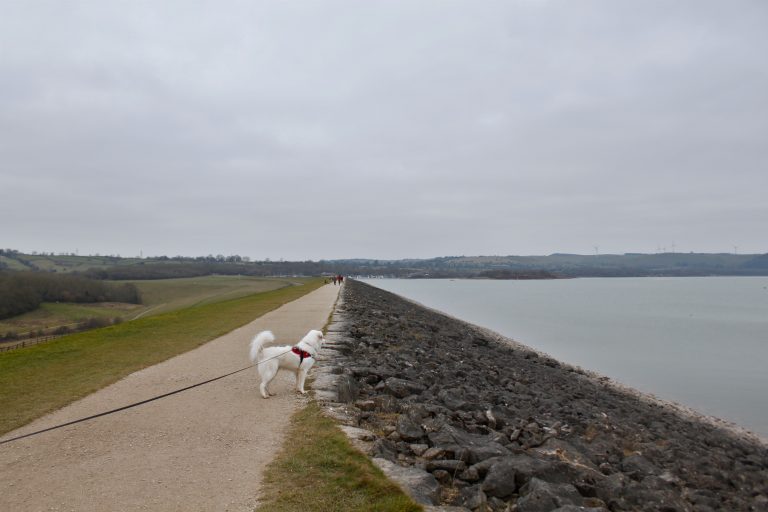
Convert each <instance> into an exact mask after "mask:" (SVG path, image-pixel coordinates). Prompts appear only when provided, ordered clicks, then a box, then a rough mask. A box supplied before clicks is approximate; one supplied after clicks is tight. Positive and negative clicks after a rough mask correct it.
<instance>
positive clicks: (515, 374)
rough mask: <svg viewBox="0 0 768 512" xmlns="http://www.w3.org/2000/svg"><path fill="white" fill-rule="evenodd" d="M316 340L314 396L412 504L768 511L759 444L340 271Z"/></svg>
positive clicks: (766, 468)
mask: <svg viewBox="0 0 768 512" xmlns="http://www.w3.org/2000/svg"><path fill="white" fill-rule="evenodd" d="M328 339H329V343H328V344H327V347H326V348H325V349H324V351H323V353H322V354H321V361H322V363H323V364H322V365H320V368H319V370H320V372H319V373H318V376H317V378H316V380H315V383H314V388H315V390H316V394H317V397H318V399H319V400H321V401H325V402H326V403H327V405H328V410H329V411H330V412H331V413H332V414H334V415H335V416H336V417H338V418H339V419H340V420H341V421H342V422H343V423H345V424H346V425H347V426H348V428H347V431H348V433H349V434H350V435H351V436H353V437H356V438H357V439H359V440H360V446H361V447H362V448H363V449H365V450H367V451H368V453H369V454H370V455H371V456H372V457H374V460H375V461H377V462H378V463H379V465H380V466H381V467H383V468H385V469H386V470H387V471H388V472H391V473H393V474H396V475H400V479H401V480H403V479H406V480H408V481H409V482H411V483H410V488H411V491H412V493H413V495H414V496H416V497H417V498H418V499H419V500H420V501H421V502H422V503H424V504H433V505H444V506H455V507H461V508H463V509H468V510H473V511H477V510H482V511H487V510H491V511H502V510H516V511H519V512H536V511H551V510H561V512H566V511H569V510H571V511H572V510H593V511H605V510H610V511H622V510H648V511H713V510H730V511H748V510H766V509H768V449H767V448H766V446H765V445H764V444H762V443H761V442H760V441H759V440H757V439H755V438H752V437H750V436H748V435H746V434H742V433H739V432H738V431H734V430H731V429H728V428H726V427H724V426H720V425H717V424H716V423H713V422H711V421H707V420H706V419H704V418H700V417H697V416H695V415H693V414H690V413H687V412H686V411H684V410H682V409H679V408H676V407H673V406H671V405H669V404H665V403H662V402H659V401H657V400H654V399H652V398H651V397H648V396H644V395H641V394H639V393H637V392H634V391H633V390H629V389H625V388H622V387H621V386H617V385H615V384H613V383H611V382H610V381H609V380H608V379H606V378H603V377H600V376H598V375H594V374H591V373H588V372H585V371H582V370H580V369H578V368H574V367H571V366H569V365H566V364H563V363H560V362H559V361H556V360H554V359H552V358H550V357H547V356H545V355H543V354H539V353H537V352H535V351H533V350H531V349H530V348H528V347H525V346H523V345H520V344H517V343H515V342H513V341H511V340H509V339H506V338H502V337H501V336H499V335H496V334H495V333H492V332H490V331H486V330H484V329H481V328H479V327H476V326H473V325H471V324H467V323H465V322H462V321H459V320H457V319H454V318H451V317H448V316H445V315H443V314H440V313H438V312H435V311H432V310H430V309H428V308H424V307H421V306H419V305H418V304H415V303H413V302H410V301H408V300H405V299H403V298H401V297H399V296H397V295H393V294H391V293H389V292H385V291H383V290H380V289H377V288H374V287H371V286H369V285H366V284H363V283H360V282H357V281H351V280H350V281H349V282H348V283H347V284H345V286H344V289H343V290H342V296H341V300H340V302H339V305H338V307H337V310H336V313H335V314H334V319H333V322H332V324H331V325H330V326H329V333H328ZM723 385H727V384H726V383H724V384H723ZM579 507H582V508H579ZM461 508H460V509H461Z"/></svg>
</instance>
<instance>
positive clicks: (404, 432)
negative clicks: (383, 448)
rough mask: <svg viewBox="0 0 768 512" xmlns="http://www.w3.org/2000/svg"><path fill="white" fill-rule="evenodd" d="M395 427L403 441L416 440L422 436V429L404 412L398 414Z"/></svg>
mask: <svg viewBox="0 0 768 512" xmlns="http://www.w3.org/2000/svg"><path fill="white" fill-rule="evenodd" d="M396 428H397V433H398V434H400V438H401V439H402V440H404V441H408V442H413V441H418V440H419V439H421V438H422V437H423V436H424V429H422V428H421V426H419V425H418V424H417V423H416V422H415V421H413V420H412V419H411V418H410V416H408V415H406V414H401V415H400V416H398V418H397V425H396Z"/></svg>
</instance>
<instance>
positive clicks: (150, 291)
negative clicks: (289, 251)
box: [0, 276, 301, 335]
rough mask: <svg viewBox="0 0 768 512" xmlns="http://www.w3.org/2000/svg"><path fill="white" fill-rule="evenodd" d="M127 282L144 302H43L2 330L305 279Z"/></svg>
mask: <svg viewBox="0 0 768 512" xmlns="http://www.w3.org/2000/svg"><path fill="white" fill-rule="evenodd" d="M126 282H130V283H133V284H135V285H136V286H137V287H138V288H139V290H140V292H141V295H142V300H143V302H144V303H143V304H141V305H137V304H121V303H113V302H106V303H95V304H75V303H43V304H42V305H41V307H40V308H39V309H37V310H35V311H30V312H29V313H25V314H23V315H19V316H15V317H13V318H6V319H4V320H0V333H6V332H9V331H13V332H16V333H17V334H22V335H23V333H26V332H29V331H37V330H39V329H43V330H45V331H46V332H50V331H51V330H53V329H55V328H56V327H59V326H62V325H66V326H71V325H73V324H76V323H77V322H80V321H82V320H87V319H89V318H94V317H95V318H109V319H112V318H115V317H118V318H120V319H122V320H132V319H134V318H138V317H145V316H150V315H157V314H160V313H167V312H170V311H174V310H177V309H182V308H186V307H191V306H195V305H203V304H211V303H214V302H219V301H223V300H229V299H235V298H238V297H244V296H246V295H251V294H253V293H260V292H265V291H269V290H276V289H278V288H282V287H285V286H291V285H292V284H293V283H297V282H301V279H294V278H291V279H286V278H267V277H247V276H242V277H240V276H204V277H191V278H183V279H157V280H150V281H126Z"/></svg>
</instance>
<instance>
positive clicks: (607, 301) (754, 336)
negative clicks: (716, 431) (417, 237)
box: [364, 277, 768, 438]
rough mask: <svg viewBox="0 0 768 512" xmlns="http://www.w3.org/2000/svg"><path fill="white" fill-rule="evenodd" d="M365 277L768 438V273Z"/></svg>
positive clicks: (456, 315)
mask: <svg viewBox="0 0 768 512" xmlns="http://www.w3.org/2000/svg"><path fill="white" fill-rule="evenodd" d="M364 281H365V282H367V283H369V284H372V285H374V286H377V287H379V288H382V289H385V290H388V291H391V292H393V293H396V294H398V295H402V296H404V297H407V298H410V299H412V300H415V301H417V302H420V303H422V304H424V305H426V306H428V307H431V308H434V309H437V310H440V311H443V312H445V313H448V314H450V315H452V316H455V317H457V318H460V319H462V320H465V321H468V322H472V323H474V324H477V325H481V326H483V327H487V328H490V329H492V330H494V331H496V332H498V333H500V334H503V335H504V336H507V337H509V338H513V339H514V340H516V341H518V342H520V343H523V344H525V345H528V346H529V347H532V348H535V349H536V350H539V351H542V352H545V353H547V354H549V355H551V356H553V357H555V358H556V359H558V360H560V361H564V362H567V363H570V364H572V365H576V366H581V367H582V368H585V369H589V370H594V371H596V372H598V373H601V374H603V375H606V376H608V377H611V378H612V379H614V380H616V381H618V382H621V383H623V384H626V385H629V386H631V387H633V388H635V389H638V390H640V391H643V392H645V393H650V394H653V395H656V396H658V397H660V398H663V399H665V400H671V401H674V402H678V403H680V404H683V405H686V406H688V407H691V408H693V409H695V410H698V411H699V412H702V413H704V414H708V415H711V416H716V417H720V418H723V419H726V420H729V421H731V422H733V423H736V424H738V425H740V426H742V427H745V428H747V429H749V430H751V431H753V432H755V433H757V434H760V435H761V436H762V437H764V438H768V369H767V367H768V277H684V278H581V279H562V280H542V281H494V280H461V279H457V280H444V279H429V280H427V279H418V280H416V279H369V280H364Z"/></svg>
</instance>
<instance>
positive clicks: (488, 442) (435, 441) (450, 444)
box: [429, 425, 510, 464]
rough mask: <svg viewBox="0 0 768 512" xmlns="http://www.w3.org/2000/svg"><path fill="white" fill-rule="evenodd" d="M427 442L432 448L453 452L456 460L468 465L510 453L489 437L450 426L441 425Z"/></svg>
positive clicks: (430, 435)
mask: <svg viewBox="0 0 768 512" xmlns="http://www.w3.org/2000/svg"><path fill="white" fill-rule="evenodd" d="M429 441H430V442H431V443H432V445H433V446H439V447H441V448H445V449H446V450H449V451H453V452H454V453H455V454H456V455H455V456H456V457H457V458H459V457H460V458H462V459H464V460H466V461H467V462H468V463H469V464H477V463H478V462H480V461H483V460H485V459H490V458H492V457H499V456H502V455H509V453H510V451H509V450H508V449H507V448H505V447H504V446H502V445H501V444H499V443H497V442H496V441H494V440H493V439H492V438H491V437H490V436H483V435H477V434H470V433H468V432H465V431H463V430H459V429H457V428H455V427H452V426H450V425H442V426H441V427H440V429H439V430H438V431H437V432H431V433H430V434H429ZM459 454H461V455H459Z"/></svg>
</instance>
